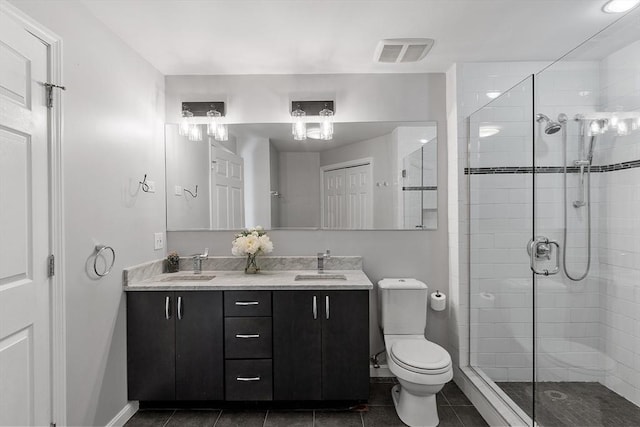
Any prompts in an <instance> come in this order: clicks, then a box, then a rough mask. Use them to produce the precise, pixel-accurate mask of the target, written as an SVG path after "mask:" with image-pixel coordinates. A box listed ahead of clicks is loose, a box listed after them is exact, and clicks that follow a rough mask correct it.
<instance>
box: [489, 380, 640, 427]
mask: <svg viewBox="0 0 640 427" xmlns="http://www.w3.org/2000/svg"><path fill="white" fill-rule="evenodd" d="M497 384H498V385H499V386H500V387H501V388H502V390H504V392H505V393H507V395H509V397H511V399H513V401H514V402H515V403H516V404H517V405H518V406H520V407H521V408H522V409H523V410H524V411H525V412H526V413H527V414H528V415H529V416H531V414H532V405H533V398H532V396H533V387H532V384H531V383H524V382H500V383H497ZM536 396H537V399H536V421H537V422H538V424H539V425H541V426H544V427H640V407H638V406H636V405H634V404H633V403H632V402H630V401H628V400H627V399H625V398H624V397H622V396H620V395H619V394H617V393H615V392H613V391H611V390H609V389H608V388H607V387H605V386H603V385H602V384H599V383H586V382H540V383H538V384H537V385H536Z"/></svg>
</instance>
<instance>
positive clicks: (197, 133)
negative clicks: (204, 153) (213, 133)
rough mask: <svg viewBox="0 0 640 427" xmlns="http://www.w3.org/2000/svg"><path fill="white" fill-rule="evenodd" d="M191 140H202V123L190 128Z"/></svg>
mask: <svg viewBox="0 0 640 427" xmlns="http://www.w3.org/2000/svg"><path fill="white" fill-rule="evenodd" d="M189 141H202V128H201V127H200V125H197V124H193V125H191V127H190V128H189Z"/></svg>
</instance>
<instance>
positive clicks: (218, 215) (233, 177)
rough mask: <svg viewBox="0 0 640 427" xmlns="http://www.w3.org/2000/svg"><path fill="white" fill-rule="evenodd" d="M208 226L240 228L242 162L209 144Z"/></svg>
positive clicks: (242, 183) (242, 193) (241, 221)
mask: <svg viewBox="0 0 640 427" xmlns="http://www.w3.org/2000/svg"><path fill="white" fill-rule="evenodd" d="M211 158H212V159H213V160H212V163H211V191H212V197H211V227H212V228H213V229H217V230H225V229H230V230H235V229H240V228H243V227H244V160H243V159H242V157H240V156H238V155H236V154H233V153H231V152H229V151H227V150H225V149H222V148H218V147H215V146H214V145H213V144H212V145H211Z"/></svg>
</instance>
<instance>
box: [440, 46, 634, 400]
mask: <svg viewBox="0 0 640 427" xmlns="http://www.w3.org/2000/svg"><path fill="white" fill-rule="evenodd" d="M545 65H546V64H542V63H515V64H514V63H490V64H487V63H483V64H461V65H457V66H456V68H455V70H454V73H453V75H455V76H456V83H457V85H456V91H457V93H456V98H457V109H458V110H457V118H458V147H457V148H458V153H459V155H458V210H457V212H458V221H459V223H458V226H459V231H458V234H457V235H455V234H454V235H452V237H453V238H457V241H456V242H455V243H454V245H455V246H457V251H458V254H459V260H458V265H457V268H456V270H455V273H457V277H456V274H455V273H453V274H452V278H453V279H454V280H457V281H459V284H458V288H457V290H458V295H456V300H455V303H454V305H455V307H452V308H453V310H452V315H453V316H454V320H455V322H456V323H457V326H458V328H457V329H456V332H457V334H458V337H457V340H456V342H457V344H458V345H457V346H453V348H452V349H451V350H452V353H454V354H455V355H457V357H456V360H457V361H459V363H460V365H461V366H465V365H466V364H467V362H468V360H467V355H468V342H469V341H468V325H469V323H468V322H469V317H468V305H467V304H468V300H467V298H466V295H468V292H469V291H468V289H469V287H468V283H467V268H468V264H467V263H468V256H467V235H466V231H467V206H466V197H467V188H466V184H467V181H466V178H467V177H466V176H465V175H463V171H464V168H465V166H466V153H467V142H468V141H467V128H466V126H467V123H466V122H465V118H467V117H469V115H470V114H471V113H472V112H473V111H474V110H476V109H477V108H479V107H480V106H482V105H484V104H485V103H486V102H488V101H489V99H487V97H486V93H487V92H491V91H504V90H505V89H506V88H508V87H510V86H512V85H513V84H515V83H516V82H517V81H518V80H521V79H522V78H523V77H524V76H526V75H527V74H529V73H532V72H536V71H538V70H541V69H542V68H544V66H545ZM639 75H640V43H636V44H634V45H631V46H629V47H627V48H625V49H622V50H620V51H618V52H616V53H614V54H612V55H610V56H608V57H607V58H605V59H604V60H602V61H599V62H564V63H559V64H556V65H554V66H553V67H551V68H549V69H548V70H546V71H545V72H544V73H542V74H541V75H539V76H538V77H537V78H536V91H537V92H538V94H539V96H538V98H537V103H536V109H537V111H536V112H538V111H540V112H544V113H545V114H547V115H549V116H550V117H551V118H553V119H555V118H556V117H557V115H558V114H559V113H561V112H564V113H566V114H567V115H568V116H569V117H570V118H572V117H573V115H574V114H576V113H578V112H581V113H585V112H592V111H596V110H598V111H617V110H624V111H630V110H638V109H639V108H640V79H639V78H638V76H639ZM514 102H515V103H516V104H517V103H518V102H519V101H518V100H517V99H514ZM488 111H490V110H488ZM484 114H494V116H493V117H490V116H489V117H483V119H489V120H491V119H493V120H496V121H501V122H502V123H501V124H502V125H505V126H506V129H508V132H507V133H503V134H502V136H501V137H497V138H493V142H492V141H491V138H483V140H481V142H480V144H479V145H480V150H481V151H482V152H483V155H482V156H480V157H478V156H477V154H478V149H477V147H473V146H472V151H471V153H470V154H471V156H472V163H473V166H477V167H496V166H527V165H529V166H530V165H531V157H530V156H531V155H530V153H528V152H527V151H526V150H524V152H523V151H522V150H520V152H518V150H519V144H521V143H522V136H523V133H524V132H527V131H528V132H531V130H530V127H529V128H528V129H527V128H526V127H521V126H524V125H522V123H523V120H522V118H521V116H520V115H519V113H518V112H517V109H516V111H515V112H513V111H512V112H509V111H506V110H505V111H503V112H502V113H500V112H496V110H493V112H492V113H484ZM496 114H497V115H496ZM525 121H526V120H525ZM528 126H531V125H530V124H528ZM578 129H579V128H578V124H577V122H573V121H570V122H569V127H568V130H569V135H568V144H569V146H568V148H569V153H568V159H569V161H572V160H574V159H577V158H578V153H577V140H578V136H577V134H578ZM537 147H538V152H537V153H536V165H537V166H559V165H561V164H562V152H561V148H562V144H561V134H560V133H558V134H556V135H551V136H546V135H543V136H542V138H541V139H539V140H538V141H537ZM520 148H521V146H520ZM638 159H640V143H639V134H638V131H636V132H632V133H631V134H630V135H629V136H624V137H621V136H614V135H613V133H609V134H607V135H605V136H603V137H601V138H599V140H598V141H597V145H596V153H595V157H594V165H611V164H615V163H619V162H626V161H631V160H638ZM531 179H532V178H531V174H486V175H472V176H471V185H472V192H471V209H470V212H471V227H472V234H473V236H472V239H471V253H472V260H473V262H474V263H475V264H474V265H473V266H472V273H473V274H474V276H472V277H471V280H472V285H471V290H472V291H471V298H472V299H471V308H472V309H471V316H472V317H471V324H472V331H473V332H472V336H474V337H477V338H478V339H477V340H476V339H473V340H472V342H471V346H472V352H471V353H472V360H471V363H472V364H473V365H476V366H479V367H482V369H483V371H484V372H485V373H486V374H487V375H489V376H490V377H491V378H492V379H493V380H496V381H519V380H531V379H532V378H531V363H532V359H531V353H530V350H531V349H530V345H531V343H532V333H533V329H532V326H533V325H532V323H531V320H532V311H531V310H532V301H533V299H532V298H533V295H532V294H531V292H532V283H531V278H530V277H531V275H530V273H529V271H528V257H527V254H526V252H524V244H525V243H526V241H527V240H528V236H529V235H530V230H531V200H532V198H531V197H532V194H531ZM576 183H577V182H576V174H570V176H569V189H568V199H569V201H571V200H573V199H574V198H575V197H576V195H577V188H576ZM562 188H563V184H562V174H561V173H545V174H539V175H537V177H536V189H537V190H538V191H537V200H536V202H537V203H536V205H537V206H536V220H537V223H536V229H537V230H543V231H544V233H545V235H547V236H548V237H550V238H552V239H557V240H559V241H562V223H563V221H562ZM592 200H593V206H592V229H593V236H592V238H593V242H592V247H593V248H594V250H593V253H592V265H591V272H590V274H589V278H588V279H587V280H585V281H582V282H571V281H569V280H568V279H567V278H566V277H564V275H560V274H559V275H557V276H553V277H551V278H541V279H540V280H538V282H537V283H538V292H537V301H536V306H537V312H536V314H537V318H538V323H537V328H538V329H537V335H538V337H539V341H538V345H539V347H538V350H539V352H538V355H539V356H538V359H537V363H538V368H539V369H538V373H537V374H538V375H537V380H539V381H599V382H602V383H604V384H605V385H607V386H608V387H610V388H611V389H613V390H614V391H616V392H618V393H620V394H622V395H623V396H624V397H626V398H627V399H629V400H631V401H633V402H635V403H636V404H640V219H638V218H639V216H638V212H640V168H633V169H624V170H617V171H608V172H595V173H593V174H592ZM568 215H569V219H568V223H569V243H568V247H569V248H570V250H569V260H568V266H569V269H570V271H571V272H573V273H574V274H577V273H579V272H581V271H583V270H584V267H585V263H586V233H585V230H586V210H585V209H579V210H578V209H573V208H570V209H569V211H568ZM523 242H524V243H523Z"/></svg>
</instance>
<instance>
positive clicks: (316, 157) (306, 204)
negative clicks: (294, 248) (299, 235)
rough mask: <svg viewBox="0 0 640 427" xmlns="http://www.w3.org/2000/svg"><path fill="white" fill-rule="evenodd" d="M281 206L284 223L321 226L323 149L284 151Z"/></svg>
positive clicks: (281, 169)
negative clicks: (315, 150)
mask: <svg viewBox="0 0 640 427" xmlns="http://www.w3.org/2000/svg"><path fill="white" fill-rule="evenodd" d="M278 180H279V182H280V193H281V194H280V198H279V199H278V198H272V199H271V201H272V202H275V203H278V204H279V208H280V225H282V226H283V227H314V228H317V227H320V217H321V215H320V185H321V184H320V153H317V152H308V153H305V152H281V153H280V156H279V174H278Z"/></svg>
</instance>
